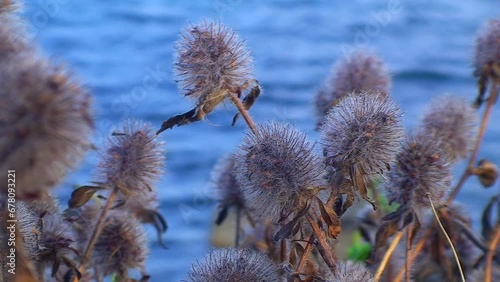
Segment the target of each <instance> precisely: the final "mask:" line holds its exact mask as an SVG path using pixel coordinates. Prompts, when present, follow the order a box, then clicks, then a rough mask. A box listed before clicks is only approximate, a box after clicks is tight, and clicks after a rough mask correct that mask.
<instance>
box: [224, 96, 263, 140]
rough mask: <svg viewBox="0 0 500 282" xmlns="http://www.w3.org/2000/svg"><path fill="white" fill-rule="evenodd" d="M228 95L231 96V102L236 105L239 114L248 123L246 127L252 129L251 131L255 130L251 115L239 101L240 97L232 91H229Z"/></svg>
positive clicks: (254, 131)
mask: <svg viewBox="0 0 500 282" xmlns="http://www.w3.org/2000/svg"><path fill="white" fill-rule="evenodd" d="M229 95H230V96H229V97H230V98H231V101H232V102H233V104H234V105H235V106H236V108H237V109H238V111H239V112H240V114H241V116H243V118H244V119H245V122H246V123H247V124H248V127H250V129H251V130H252V132H253V133H256V132H257V129H256V127H255V123H254V122H253V120H252V117H250V115H249V114H248V111H247V110H246V109H245V107H244V106H243V104H242V103H241V101H240V99H239V98H238V96H236V94H235V93H234V92H233V91H229Z"/></svg>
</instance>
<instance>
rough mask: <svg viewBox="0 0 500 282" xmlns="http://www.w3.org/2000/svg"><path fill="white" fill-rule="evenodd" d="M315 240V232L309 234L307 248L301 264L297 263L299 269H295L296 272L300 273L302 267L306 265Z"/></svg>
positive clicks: (300, 261)
mask: <svg viewBox="0 0 500 282" xmlns="http://www.w3.org/2000/svg"><path fill="white" fill-rule="evenodd" d="M314 240H315V238H314V234H311V235H310V236H309V239H307V244H306V248H305V249H304V254H303V255H302V257H301V258H300V260H299V264H298V265H297V269H296V270H295V272H298V273H300V272H301V271H302V267H304V264H305V263H306V261H307V258H308V257H309V253H310V252H311V249H312V244H313V243H314Z"/></svg>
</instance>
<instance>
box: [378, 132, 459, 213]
mask: <svg viewBox="0 0 500 282" xmlns="http://www.w3.org/2000/svg"><path fill="white" fill-rule="evenodd" d="M440 142H441V140H440V139H439V138H435V137H434V136H433V135H432V134H428V133H426V132H425V131H417V132H413V133H412V134H410V135H409V136H408V137H407V140H406V142H405V144H404V145H403V150H402V151H401V152H400V153H399V154H398V156H397V158H396V163H395V165H394V167H393V168H392V170H391V171H390V172H389V179H388V183H387V184H386V189H387V196H388V199H389V201H390V202H391V203H392V202H396V203H399V204H401V205H406V206H407V207H411V208H412V209H422V208H427V207H429V206H430V203H429V199H428V198H427V196H426V195H427V193H429V194H430V196H431V199H432V201H433V202H434V203H439V202H440V201H441V199H442V198H443V196H444V195H445V194H446V192H447V191H448V189H449V187H450V181H451V169H450V167H451V166H450V162H449V156H448V154H447V152H446V151H445V150H444V149H443V145H441V144H440Z"/></svg>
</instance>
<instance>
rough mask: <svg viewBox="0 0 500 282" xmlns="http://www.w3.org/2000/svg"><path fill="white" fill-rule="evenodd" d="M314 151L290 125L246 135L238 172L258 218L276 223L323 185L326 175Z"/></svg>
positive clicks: (263, 128)
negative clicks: (306, 195)
mask: <svg viewBox="0 0 500 282" xmlns="http://www.w3.org/2000/svg"><path fill="white" fill-rule="evenodd" d="M312 149H313V146H312V145H311V144H310V143H309V142H307V141H306V136H305V134H303V133H300V132H298V131H296V130H295V129H293V128H292V127H291V126H290V125H283V124H279V123H270V124H265V125H259V126H258V127H257V130H256V133H255V134H254V133H253V132H248V133H247V134H246V136H245V139H244V141H243V145H241V152H240V153H239V154H237V155H236V167H237V169H236V171H237V178H238V182H239V183H240V185H241V188H242V192H243V195H244V198H245V202H246V204H247V205H248V207H249V208H250V210H253V211H254V212H255V214H256V216H258V217H259V218H260V219H263V220H264V219H266V218H268V219H270V220H271V221H272V222H274V223H276V222H277V221H278V220H279V219H280V213H282V211H283V210H289V209H292V208H293V205H294V202H295V201H296V200H297V199H298V197H299V196H300V194H301V193H304V192H306V191H307V190H308V188H311V187H315V186H317V185H319V184H320V181H321V176H322V173H323V171H322V169H321V163H320V160H319V158H318V157H317V156H315V155H314V154H313V152H312Z"/></svg>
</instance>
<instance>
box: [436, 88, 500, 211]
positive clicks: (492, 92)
mask: <svg viewBox="0 0 500 282" xmlns="http://www.w3.org/2000/svg"><path fill="white" fill-rule="evenodd" d="M497 97H498V84H496V83H494V84H493V86H492V87H491V90H490V96H489V97H488V103H487V104H486V110H485V111H484V114H483V119H482V120H481V125H480V127H479V131H478V133H477V138H476V143H475V144H474V149H473V150H472V154H471V155H470V157H469V162H468V163H467V168H466V169H465V171H464V172H463V173H462V176H461V177H460V181H458V183H457V185H456V186H455V188H454V189H453V191H452V192H451V194H450V196H449V198H448V201H447V202H446V204H447V205H449V204H450V203H451V202H452V201H453V199H455V197H456V196H457V195H458V192H459V191H460V189H461V188H462V186H463V185H464V183H465V181H466V180H467V178H469V176H471V175H472V170H473V169H474V163H475V162H476V158H477V155H478V153H479V147H480V146H481V142H482V140H483V137H484V133H485V132H486V126H487V125H488V121H489V119H490V116H491V111H492V109H493V105H495V102H496V101H497Z"/></svg>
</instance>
